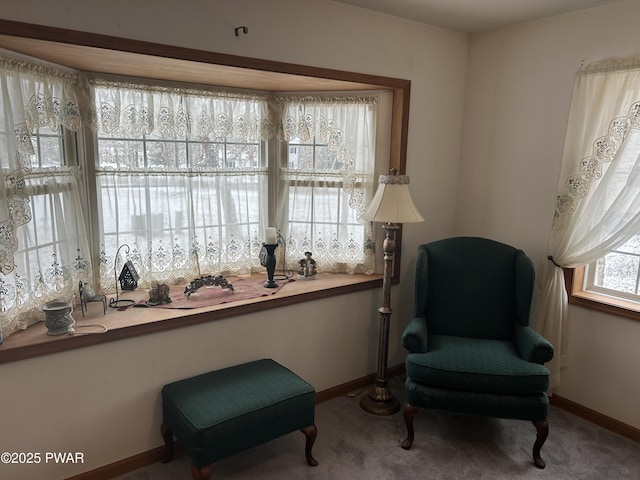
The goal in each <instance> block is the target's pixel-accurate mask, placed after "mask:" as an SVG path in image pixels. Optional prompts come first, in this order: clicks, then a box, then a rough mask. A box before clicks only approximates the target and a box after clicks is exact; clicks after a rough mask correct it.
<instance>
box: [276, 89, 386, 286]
mask: <svg viewBox="0 0 640 480" xmlns="http://www.w3.org/2000/svg"><path fill="white" fill-rule="evenodd" d="M277 101H278V102H279V104H280V106H281V109H282V129H283V135H284V140H285V141H286V142H288V149H289V152H288V155H287V156H286V158H287V164H283V165H282V166H281V172H280V173H281V175H280V189H279V192H280V193H279V203H278V205H279V206H278V209H277V212H278V223H277V225H278V226H279V227H280V228H281V229H282V230H283V231H284V232H285V234H284V237H285V238H286V241H287V244H286V247H287V248H286V253H287V260H288V262H289V265H288V266H289V268H295V265H294V263H295V261H296V260H299V259H302V258H304V256H305V255H304V254H305V252H306V251H310V252H312V254H313V257H314V258H315V259H316V261H317V266H318V271H320V272H322V271H325V272H349V273H354V272H358V273H373V271H374V270H375V255H374V238H373V234H372V228H371V223H370V222H366V221H364V220H362V218H361V215H362V213H363V212H364V210H365V209H366V206H367V202H368V201H369V200H370V199H371V197H372V196H373V192H374V189H375V185H374V183H375V179H374V171H375V167H376V123H377V99H376V98H375V97H348V98H342V97H331V98H327V97H303V98H301V97H286V98H277Z"/></svg>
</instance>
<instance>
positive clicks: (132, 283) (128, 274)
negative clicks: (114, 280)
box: [118, 260, 140, 290]
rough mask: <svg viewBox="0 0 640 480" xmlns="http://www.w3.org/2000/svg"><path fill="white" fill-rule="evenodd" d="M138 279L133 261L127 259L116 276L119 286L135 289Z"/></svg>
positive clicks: (123, 288)
mask: <svg viewBox="0 0 640 480" xmlns="http://www.w3.org/2000/svg"><path fill="white" fill-rule="evenodd" d="M139 279H140V275H138V272H137V271H136V268H135V267H134V266H133V262H131V260H127V262H126V263H125V264H124V267H122V272H120V276H119V277H118V281H119V282H120V288H122V290H135V289H136V288H137V287H138V280H139Z"/></svg>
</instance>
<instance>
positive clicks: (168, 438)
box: [160, 422, 173, 463]
mask: <svg viewBox="0 0 640 480" xmlns="http://www.w3.org/2000/svg"><path fill="white" fill-rule="evenodd" d="M160 433H161V434H162V438H163V439H164V445H165V450H164V455H163V456H162V459H161V460H160V461H161V462H162V463H168V462H170V461H171V459H172V458H173V432H172V431H171V430H169V427H167V424H166V423H164V422H162V425H160Z"/></svg>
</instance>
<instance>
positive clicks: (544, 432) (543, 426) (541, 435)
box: [533, 420, 549, 468]
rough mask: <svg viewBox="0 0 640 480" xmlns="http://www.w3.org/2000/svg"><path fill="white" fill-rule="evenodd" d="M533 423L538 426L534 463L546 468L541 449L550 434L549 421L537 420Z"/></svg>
mask: <svg viewBox="0 0 640 480" xmlns="http://www.w3.org/2000/svg"><path fill="white" fill-rule="evenodd" d="M533 425H534V426H535V427H536V432H537V435H536V442H535V443H534V444H533V463H535V465H536V467H538V468H544V467H546V464H545V463H544V460H542V457H541V456H540V449H541V448H542V445H543V444H544V442H545V441H546V440H547V436H548V435H549V422H548V421H547V420H537V421H534V422H533Z"/></svg>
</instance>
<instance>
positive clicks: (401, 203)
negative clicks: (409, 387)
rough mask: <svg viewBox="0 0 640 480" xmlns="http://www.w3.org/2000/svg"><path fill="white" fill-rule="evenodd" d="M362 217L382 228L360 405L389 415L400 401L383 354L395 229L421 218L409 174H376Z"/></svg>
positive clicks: (392, 172)
mask: <svg viewBox="0 0 640 480" xmlns="http://www.w3.org/2000/svg"><path fill="white" fill-rule="evenodd" d="M363 218H364V219H365V220H369V221H372V222H382V228H384V231H385V239H384V244H383V250H384V274H383V277H382V299H383V304H382V306H381V307H380V308H378V312H380V330H379V332H378V368H377V371H376V380H375V384H374V386H373V387H372V388H371V389H370V390H369V392H368V393H367V394H366V395H364V396H363V397H362V399H361V400H360V406H361V407H362V408H363V409H364V410H365V411H367V412H369V413H373V414H375V415H392V414H394V413H396V412H397V411H399V410H400V402H399V401H398V400H397V399H396V398H394V397H393V395H391V393H390V392H389V388H388V387H387V378H386V376H387V356H388V351H389V321H390V318H391V275H392V273H391V272H392V270H393V257H394V255H395V250H396V230H398V228H400V227H399V225H398V224H399V223H417V222H422V221H423V220H424V218H423V217H422V215H420V213H419V212H418V210H417V209H416V206H415V205H414V204H413V200H411V193H410V192H409V177H408V176H407V175H398V171H397V170H396V169H395V168H394V169H392V170H391V175H380V180H379V182H378V190H376V193H375V195H374V197H373V200H371V204H370V205H369V207H368V208H367V210H366V211H365V213H364V214H363Z"/></svg>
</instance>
